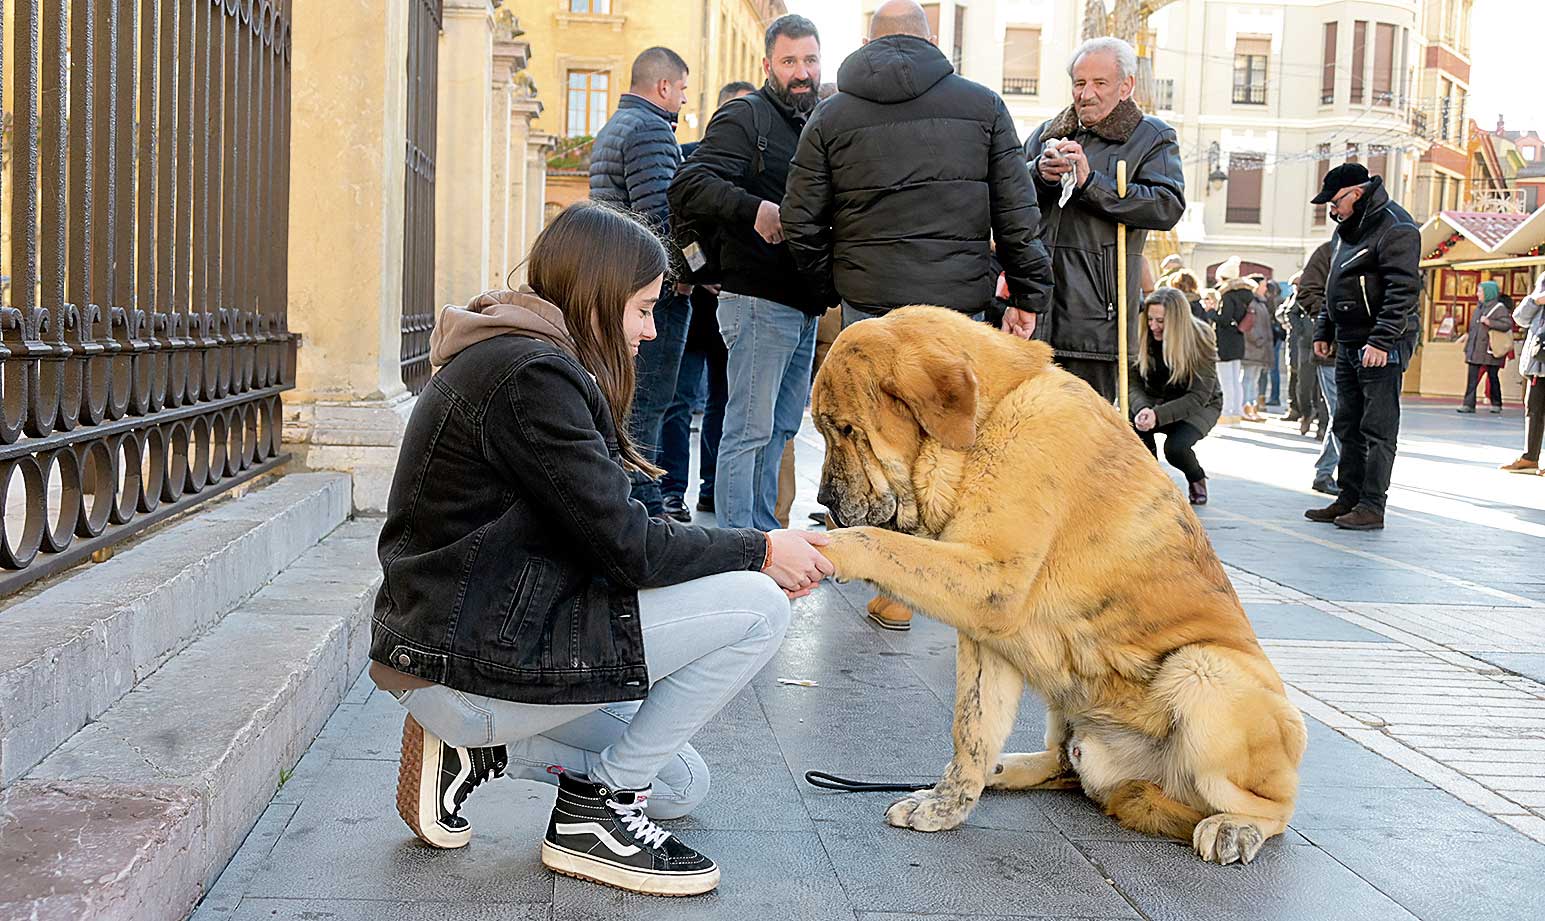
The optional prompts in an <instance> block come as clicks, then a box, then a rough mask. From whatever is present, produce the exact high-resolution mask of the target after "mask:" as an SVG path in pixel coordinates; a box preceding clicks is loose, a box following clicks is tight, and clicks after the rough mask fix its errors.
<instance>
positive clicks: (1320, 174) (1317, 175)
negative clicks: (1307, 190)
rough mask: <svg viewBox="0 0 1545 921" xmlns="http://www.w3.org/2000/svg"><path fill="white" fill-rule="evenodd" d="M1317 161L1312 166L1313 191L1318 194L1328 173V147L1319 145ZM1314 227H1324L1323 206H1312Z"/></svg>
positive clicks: (1327, 145)
mask: <svg viewBox="0 0 1545 921" xmlns="http://www.w3.org/2000/svg"><path fill="white" fill-rule="evenodd" d="M1319 154H1320V156H1319V160H1317V161H1316V162H1315V165H1314V171H1315V172H1314V191H1315V192H1316V193H1318V192H1319V191H1320V189H1322V188H1324V186H1325V174H1326V173H1328V172H1330V145H1329V144H1321V145H1320V150H1319ZM1314 226H1316V227H1324V226H1325V206H1324V205H1315V206H1314Z"/></svg>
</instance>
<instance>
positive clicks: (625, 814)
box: [606, 793, 671, 848]
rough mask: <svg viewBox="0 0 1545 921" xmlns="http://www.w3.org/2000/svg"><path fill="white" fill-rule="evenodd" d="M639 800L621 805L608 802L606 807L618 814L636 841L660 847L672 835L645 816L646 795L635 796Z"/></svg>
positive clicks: (612, 800) (614, 801)
mask: <svg viewBox="0 0 1545 921" xmlns="http://www.w3.org/2000/svg"><path fill="white" fill-rule="evenodd" d="M635 795H636V796H637V797H638V799H637V800H636V801H635V802H632V803H619V802H617V801H616V800H614V799H609V800H607V801H606V805H607V806H608V807H610V808H611V810H612V811H613V812H615V813H617V817H618V818H620V819H622V824H623V825H625V826H626V827H627V829H628V833H629V834H631V835H632V836H633V837H634V839H635V840H637V841H642V842H643V843H644V844H647V845H649V846H650V847H652V848H654V847H659V846H660V845H662V844H664V843H665V840H666V839H667V838H669V837H670V836H671V833H670V832H668V831H666V830H665V829H663V828H661V827H660V826H658V825H656V824H655V823H654V822H653V821H651V820H650V818H649V817H648V816H646V815H644V800H645V799H646V795H645V794H641V793H640V794H635Z"/></svg>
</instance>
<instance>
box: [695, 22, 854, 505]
mask: <svg viewBox="0 0 1545 921" xmlns="http://www.w3.org/2000/svg"><path fill="white" fill-rule="evenodd" d="M766 50H767V58H766V60H765V61H764V62H763V69H764V70H765V72H766V74H767V82H766V83H765V84H763V85H762V88H761V89H759V90H757V91H756V92H755V93H751V94H750V95H747V96H743V97H741V98H739V99H733V100H730V101H729V102H727V103H726V104H725V105H724V106H723V107H721V108H720V109H719V110H718V112H716V113H714V117H713V120H712V121H710V122H709V123H708V129H707V131H706V132H704V134H703V140H702V141H701V142H700V143H699V144H698V146H697V149H696V150H695V151H693V153H692V157H691V159H690V160H688V161H687V162H686V164H684V165H683V166H682V168H681V171H680V172H678V173H677V174H676V178H675V180H674V181H672V183H671V186H670V205H671V214H672V215H673V219H674V220H675V222H676V224H675V227H676V231H677V233H676V236H677V239H678V240H683V241H684V240H685V238H686V237H687V236H691V237H693V238H694V241H695V242H698V243H699V245H703V244H704V243H705V242H706V243H707V245H710V246H712V247H714V248H715V251H716V255H717V257H718V261H719V268H720V276H719V277H720V282H721V284H722V285H723V290H722V292H721V293H720V295H719V330H720V332H721V333H723V335H724V344H725V346H726V347H727V348H728V350H729V358H728V362H727V367H726V370H727V377H728V383H729V388H728V403H727V404H726V406H725V412H724V431H723V434H722V435H721V436H720V440H719V465H718V470H717V471H716V474H715V476H714V497H713V506H714V514H715V516H716V517H717V518H718V521H719V523H720V524H721V525H722V526H724V527H754V526H756V524H757V523H761V524H764V525H766V526H767V527H768V528H769V529H775V528H777V527H778V519H777V517H776V510H775V506H776V502H777V498H778V465H779V461H780V459H781V458H782V456H783V446H784V445H785V444H786V443H787V442H788V441H789V439H791V438H793V437H794V435H795V433H797V432H798V431H799V425H800V421H801V419H802V418H803V416H804V412H805V400H806V398H807V397H808V396H809V394H810V366H811V363H812V361H813V360H814V358H815V335H816V323H817V321H818V320H819V318H820V316H821V314H823V313H825V312H826V308H827V307H829V306H831V305H832V304H833V303H834V302H835V300H834V298H833V297H831V296H830V294H829V292H828V291H827V290H825V289H824V288H823V286H821V285H820V284H812V283H810V282H809V281H807V280H806V278H805V277H804V276H802V275H800V273H799V271H798V270H797V269H796V268H795V265H794V258H793V256H791V255H790V254H789V248H788V246H787V245H786V244H785V243H784V242H783V228H782V225H781V224H780V222H779V219H778V205H779V202H781V201H782V200H783V194H784V183H785V181H786V180H787V178H788V172H789V160H790V159H791V158H792V157H793V156H794V148H795V145H796V144H798V143H799V135H800V132H801V131H802V130H804V127H805V122H806V120H807V119H808V118H809V117H810V112H811V110H813V109H814V108H815V105H816V103H817V102H818V101H819V97H818V88H819V87H820V85H821V40H820V36H819V35H818V34H817V33H816V28H815V25H814V24H813V23H811V22H810V20H808V19H806V18H804V17H803V16H796V15H792V14H791V15H788V16H783V17H780V18H778V19H777V20H775V21H774V22H773V23H772V25H770V26H769V27H768V28H767V42H766ZM700 228H704V229H700ZM688 248H690V244H689V245H688Z"/></svg>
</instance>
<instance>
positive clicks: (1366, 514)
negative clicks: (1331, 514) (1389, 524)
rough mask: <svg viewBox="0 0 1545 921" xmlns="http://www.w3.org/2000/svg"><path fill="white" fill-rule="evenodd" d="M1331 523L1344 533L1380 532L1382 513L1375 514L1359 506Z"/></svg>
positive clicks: (1382, 528)
mask: <svg viewBox="0 0 1545 921" xmlns="http://www.w3.org/2000/svg"><path fill="white" fill-rule="evenodd" d="M1333 523H1334V524H1335V525H1336V527H1338V528H1341V529H1342V530H1344V531H1382V530H1384V513H1382V512H1376V511H1374V510H1373V509H1371V508H1369V507H1368V506H1366V505H1359V506H1358V507H1357V508H1354V509H1352V510H1351V511H1350V512H1347V513H1346V514H1345V515H1342V516H1340V517H1339V518H1337V519H1336V520H1335V521H1334V522H1333Z"/></svg>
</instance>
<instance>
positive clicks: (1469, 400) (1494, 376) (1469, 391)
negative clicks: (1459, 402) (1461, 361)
mask: <svg viewBox="0 0 1545 921" xmlns="http://www.w3.org/2000/svg"><path fill="white" fill-rule="evenodd" d="M1501 370H1502V366H1501V365H1477V364H1469V365H1467V367H1466V371H1467V372H1468V373H1467V374H1465V408H1466V409H1474V408H1475V391H1476V389H1477V388H1478V387H1479V386H1480V383H1481V375H1482V374H1485V375H1486V380H1487V382H1488V383H1489V384H1491V405H1493V406H1501V405H1502V378H1501V377H1500V376H1499V375H1498V372H1500V371H1501Z"/></svg>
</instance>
